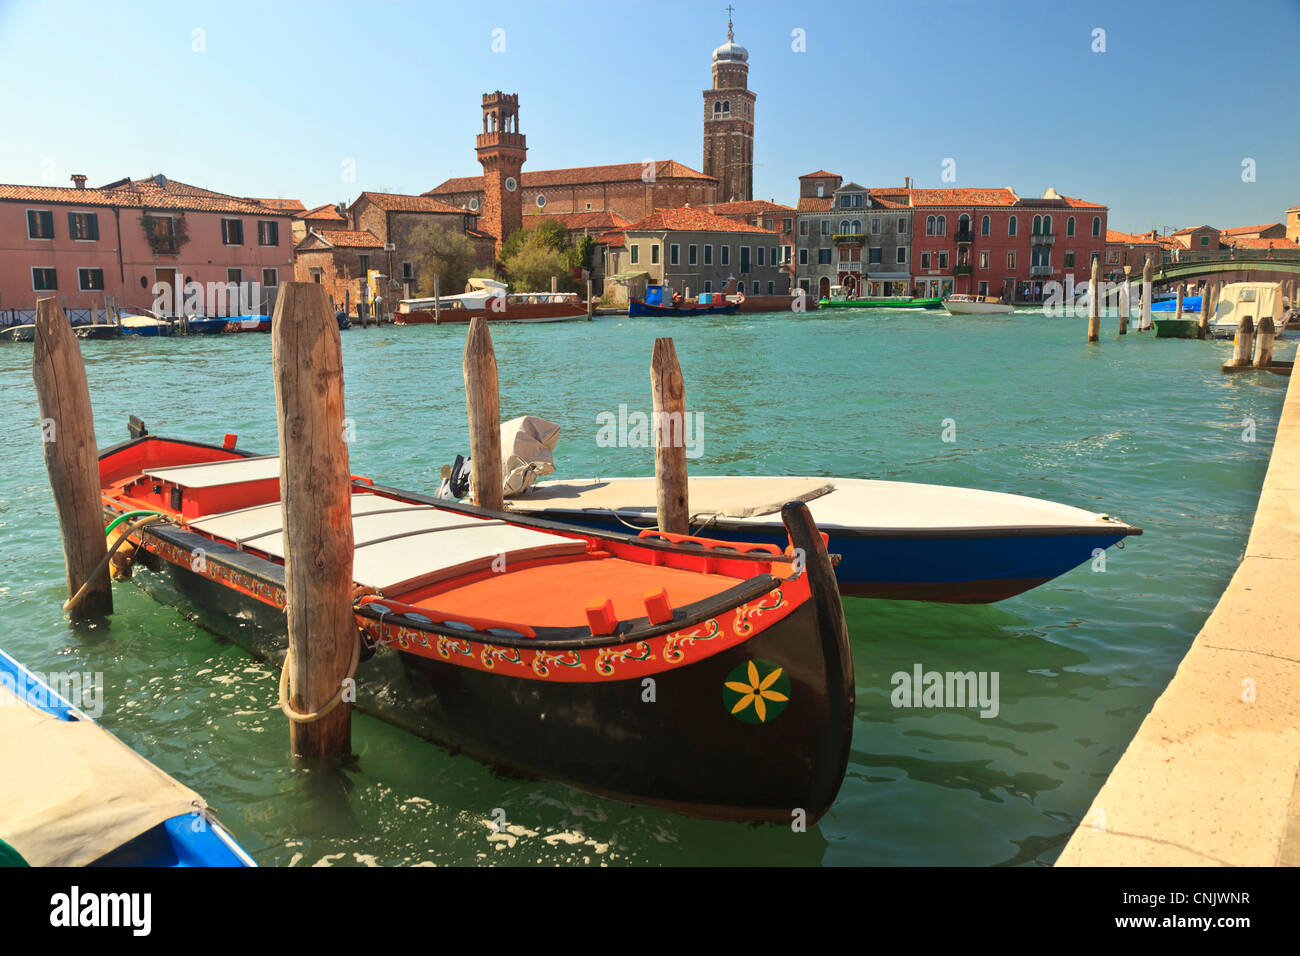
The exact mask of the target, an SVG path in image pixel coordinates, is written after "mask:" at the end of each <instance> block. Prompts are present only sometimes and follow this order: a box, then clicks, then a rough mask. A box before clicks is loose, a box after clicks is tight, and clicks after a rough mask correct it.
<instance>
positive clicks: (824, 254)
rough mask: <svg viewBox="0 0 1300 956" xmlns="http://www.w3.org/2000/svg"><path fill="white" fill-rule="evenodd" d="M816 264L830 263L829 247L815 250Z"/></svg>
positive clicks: (824, 264)
mask: <svg viewBox="0 0 1300 956" xmlns="http://www.w3.org/2000/svg"><path fill="white" fill-rule="evenodd" d="M817 264H818V265H822V266H828V265H830V264H831V251H830V250H829V249H818V250H817Z"/></svg>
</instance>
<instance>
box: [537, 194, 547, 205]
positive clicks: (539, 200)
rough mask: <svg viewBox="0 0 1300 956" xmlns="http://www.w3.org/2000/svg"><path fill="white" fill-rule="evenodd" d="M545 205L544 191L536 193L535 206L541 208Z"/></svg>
mask: <svg viewBox="0 0 1300 956" xmlns="http://www.w3.org/2000/svg"><path fill="white" fill-rule="evenodd" d="M545 205H546V194H545V193H538V194H537V208H538V209H541V208H542V207H543V206H545Z"/></svg>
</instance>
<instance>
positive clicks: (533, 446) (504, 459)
mask: <svg viewBox="0 0 1300 956" xmlns="http://www.w3.org/2000/svg"><path fill="white" fill-rule="evenodd" d="M559 440H560V426H559V425H556V424H553V423H551V422H548V421H546V420H545V419H543V418H538V417H537V416H536V415H523V416H521V417H519V418H512V419H511V420H510V421H508V422H505V423H504V424H502V426H501V474H502V476H503V481H504V484H505V496H506V497H507V498H510V497H512V496H514V495H521V494H523V493H524V492H525V491H527V490H528V488H529V487H530V486H531V485H532V484H533V482H535V481H537V479H538V478H541V477H543V476H545V475H549V474H552V473H554V471H555V459H554V458H553V457H552V455H551V453H552V452H554V451H555V445H556V442H558V441H559Z"/></svg>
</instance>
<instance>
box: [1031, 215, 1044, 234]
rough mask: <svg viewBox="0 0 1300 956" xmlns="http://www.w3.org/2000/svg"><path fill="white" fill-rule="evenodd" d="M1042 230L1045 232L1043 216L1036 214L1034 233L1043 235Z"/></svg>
mask: <svg viewBox="0 0 1300 956" xmlns="http://www.w3.org/2000/svg"><path fill="white" fill-rule="evenodd" d="M1042 232H1043V217H1042V216H1035V217H1034V226H1033V230H1032V234H1033V235H1035V236H1038V235H1041V234H1042Z"/></svg>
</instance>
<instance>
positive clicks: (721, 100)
mask: <svg viewBox="0 0 1300 956" xmlns="http://www.w3.org/2000/svg"><path fill="white" fill-rule="evenodd" d="M731 9H732V8H731V7H728V8H727V42H726V43H724V44H722V46H720V47H718V48H717V49H716V50H714V51H713V87H712V88H711V89H707V90H705V91H704V174H705V175H706V176H712V177H713V178H715V179H716V180H717V181H718V191H719V195H718V202H731V201H733V200H738V199H753V198H754V99H755V97H754V94H753V93H751V92H750V91H749V88H748V85H747V84H748V82H749V51H748V50H746V49H745V48H744V47H743V46H741V45H740V44H738V43H736V34H735V31H734V30H733V29H732V24H731Z"/></svg>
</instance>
